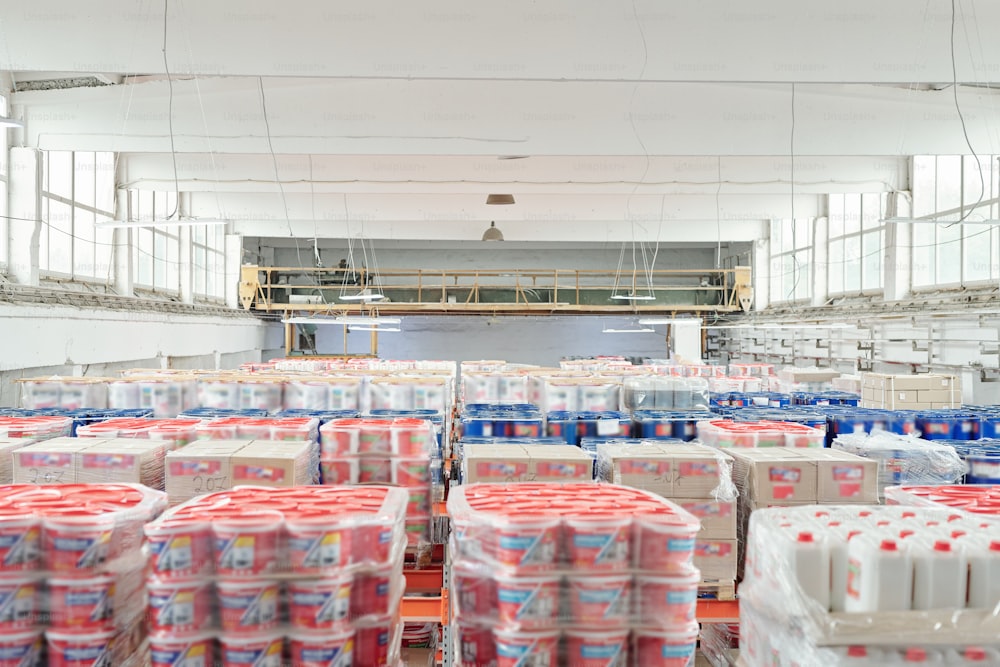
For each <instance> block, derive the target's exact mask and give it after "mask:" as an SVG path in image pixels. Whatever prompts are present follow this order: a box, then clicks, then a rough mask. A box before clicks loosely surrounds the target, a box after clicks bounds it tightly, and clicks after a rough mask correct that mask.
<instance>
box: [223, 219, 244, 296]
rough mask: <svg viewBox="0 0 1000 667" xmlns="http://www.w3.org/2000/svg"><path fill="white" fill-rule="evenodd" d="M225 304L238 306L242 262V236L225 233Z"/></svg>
mask: <svg viewBox="0 0 1000 667" xmlns="http://www.w3.org/2000/svg"><path fill="white" fill-rule="evenodd" d="M225 261H226V305H227V306H229V307H230V308H239V307H240V267H241V266H242V264H243V237H242V236H239V235H237V234H226V258H225Z"/></svg>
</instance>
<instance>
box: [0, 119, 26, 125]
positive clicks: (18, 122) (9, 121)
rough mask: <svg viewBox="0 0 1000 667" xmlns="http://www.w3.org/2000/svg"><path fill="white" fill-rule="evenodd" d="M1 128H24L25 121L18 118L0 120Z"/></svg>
mask: <svg viewBox="0 0 1000 667" xmlns="http://www.w3.org/2000/svg"><path fill="white" fill-rule="evenodd" d="M0 127H24V121H23V120H18V119H16V118H0Z"/></svg>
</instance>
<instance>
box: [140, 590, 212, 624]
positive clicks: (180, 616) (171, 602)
mask: <svg viewBox="0 0 1000 667" xmlns="http://www.w3.org/2000/svg"><path fill="white" fill-rule="evenodd" d="M146 591H147V597H148V604H149V614H148V616H147V622H148V624H149V630H150V632H170V633H190V632H197V631H198V630H203V629H205V628H207V627H209V626H210V625H211V623H212V585H211V584H210V583H209V582H207V581H204V580H194V581H191V580H187V581H173V580H170V579H167V580H155V579H150V580H148V581H147V582H146Z"/></svg>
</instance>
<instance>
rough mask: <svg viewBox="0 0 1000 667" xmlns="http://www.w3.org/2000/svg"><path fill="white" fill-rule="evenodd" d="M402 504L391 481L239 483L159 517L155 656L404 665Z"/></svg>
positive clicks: (152, 594)
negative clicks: (370, 483) (355, 483)
mask: <svg viewBox="0 0 1000 667" xmlns="http://www.w3.org/2000/svg"><path fill="white" fill-rule="evenodd" d="M406 505H407V493H406V491H405V490H403V489H399V488H391V487H383V486H365V487H360V486H356V487H343V486H341V487H334V486H314V487H296V488H290V489H271V488H261V487H239V488H235V489H233V490H231V491H225V492H221V493H215V494H209V495H206V496H201V497H199V498H196V499H194V500H192V501H189V502H187V503H185V504H183V505H181V506H179V507H175V508H174V509H172V510H170V511H169V512H167V513H166V514H164V515H163V516H161V517H160V518H159V519H157V520H156V521H153V522H151V523H150V524H148V525H147V526H146V537H147V540H148V550H149V553H150V569H149V572H150V574H149V577H148V580H147V582H146V588H147V592H148V606H149V610H148V622H149V636H150V646H151V648H152V655H153V661H152V665H153V667H173V666H176V665H178V664H184V665H186V664H188V663H187V662H185V660H186V659H194V658H196V657H198V656H206V657H207V658H208V659H207V660H205V663H204V664H221V665H223V666H225V667H229V666H236V665H271V664H275V665H292V666H293V667H312V666H314V665H370V666H372V667H381V666H383V665H397V664H398V662H399V650H400V639H401V636H402V624H401V622H400V616H399V607H400V601H401V598H402V594H403V589H404V587H405V584H404V580H403V570H402V568H403V557H404V553H405V550H406V534H405V523H404V517H405V512H406ZM216 655H217V657H218V659H219V662H214V657H213V656H216ZM196 664H202V663H201V662H197V663H196Z"/></svg>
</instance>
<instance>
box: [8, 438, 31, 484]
mask: <svg viewBox="0 0 1000 667" xmlns="http://www.w3.org/2000/svg"><path fill="white" fill-rule="evenodd" d="M31 443H32V441H31V440H30V439H29V440H23V439H20V438H0V484H13V483H14V452H16V451H17V450H19V449H22V448H24V447H26V446H27V445H30V444H31Z"/></svg>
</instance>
